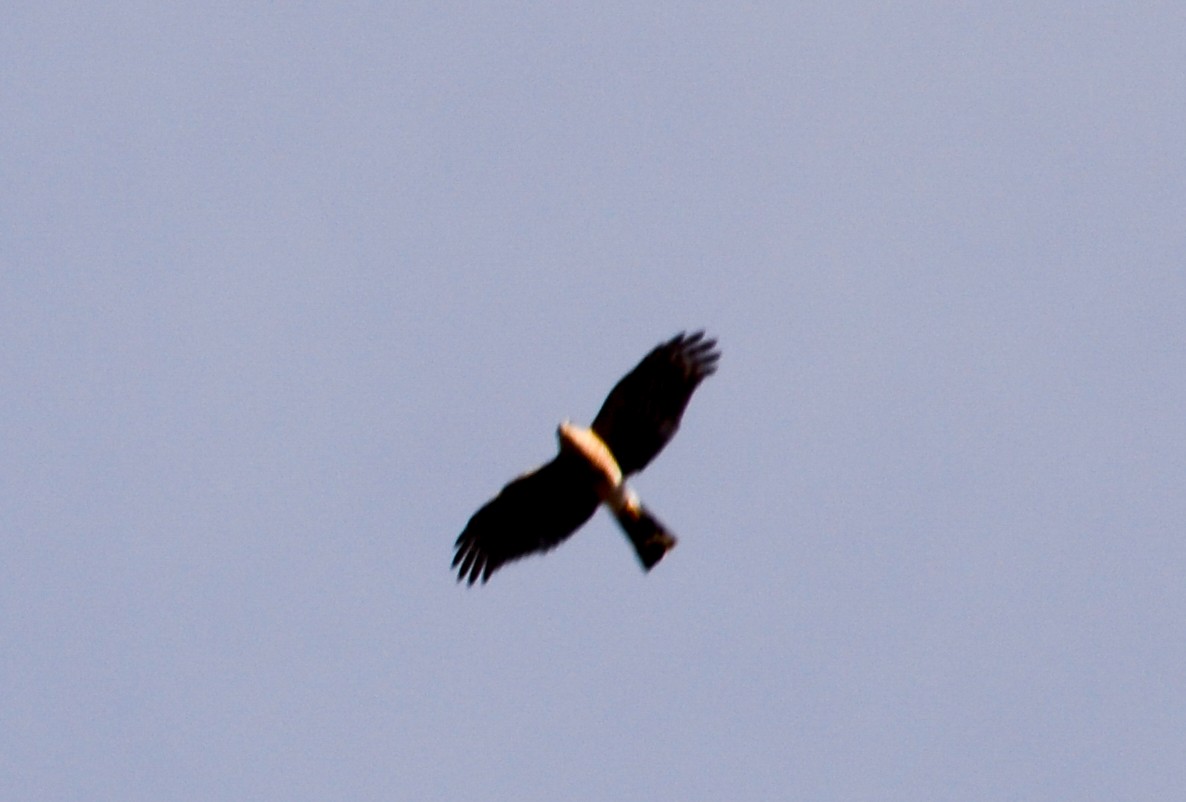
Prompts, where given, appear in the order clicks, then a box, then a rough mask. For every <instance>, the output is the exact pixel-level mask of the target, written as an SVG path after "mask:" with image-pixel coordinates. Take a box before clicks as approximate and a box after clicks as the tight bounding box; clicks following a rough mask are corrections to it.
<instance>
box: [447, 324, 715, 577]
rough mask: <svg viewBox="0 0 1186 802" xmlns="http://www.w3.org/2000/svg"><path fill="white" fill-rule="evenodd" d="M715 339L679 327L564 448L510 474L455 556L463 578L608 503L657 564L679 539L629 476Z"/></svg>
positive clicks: (486, 571) (487, 570) (565, 432)
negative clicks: (514, 476) (540, 463)
mask: <svg viewBox="0 0 1186 802" xmlns="http://www.w3.org/2000/svg"><path fill="white" fill-rule="evenodd" d="M715 345H716V341H715V340H706V339H704V333H703V332H697V333H695V334H692V335H690V336H688V335H684V334H680V335H678V336H676V337H674V338H673V339H671V340H669V341H668V342H665V343H663V344H661V345H659V346H658V347H656V348H655V349H654V350H652V351H651V352H650V353H649V354H647V356H646V357H644V358H643V360H642V362H640V363H639V364H638V366H637V367H636V368H635V369H634V370H632V371H631V372H630V373H628V374H627V375H626V376H624V377H623V378H622V380H621V381H619V382H618V384H617V385H615V386H614V389H613V390H612V391H611V392H610V394H609V396H608V397H607V398H606V400H605V403H604V404H603V405H602V407H601V411H599V412H598V413H597V417H596V418H595V419H594V420H593V425H592V427H591V428H588V429H586V428H583V427H580V426H576V425H574V424H572V423H570V422H568V421H565V422H564V423H561V424H560V426H559V428H558V429H557V431H556V436H557V438H558V439H559V441H560V452H559V453H558V454H557V455H556V457H555V458H554V459H553V460H552V461H551V462H549V463H547V464H546V465H543V466H542V467H540V468H538V469H536V470H534V471H531V472H530V473H526V474H524V475H522V476H520V477H518V478H517V479H515V480H514V481H512V482H511V483H510V484H508V485H507V486H506V487H504V488H503V489H502V492H500V493H499V494H498V495H497V496H495V497H494V498H493V499H492V500H491V501H489V502H488V503H487V504H486V505H485V506H483V507H482V508H481V509H479V510H478V511H477V512H476V513H474V515H473V517H472V518H470V520H469V523H468V524H467V525H466V527H465V530H464V531H463V532H462V533H461V535H460V536H459V537H458V538H457V543H456V549H457V553H456V554H455V555H454V557H453V566H454V567H455V568H458V580H461V579H468V581H469V584H471V585H472V584H473V583H474V582H476V581H477V580H478V579H479V578H480V579H481V580H482V581H483V582H485V581H486V580H487V579H489V578H490V575H491V574H492V573H493V572H494V571H495V570H496V569H497V568H498V567H499V566H501V565H502V564H503V563H506V562H509V561H511V560H514V559H517V558H519V557H522V556H524V555H527V554H530V553H533V552H542V551H547V550H549V549H552V548H554V547H556V546H557V545H559V544H560V543H561V542H563V541H564V540H565V539H566V538H568V536H569V535H571V534H572V533H573V532H575V531H576V530H577V529H579V528H580V527H581V525H583V524H584V523H585V522H586V521H587V520H589V518H591V517H592V516H593V513H594V512H596V511H597V507H598V506H599V505H601V504H603V503H604V504H605V505H606V506H607V507H609V509H610V511H611V512H612V513H613V515H614V517H615V518H616V519H617V521H618V523H619V524H620V525H621V527H622V529H623V531H625V533H626V535H627V537H629V538H630V541H631V543H632V544H633V545H634V548H635V551H636V552H637V553H638V557H639V559H640V560H641V561H642V564H643V566H644V567H645V568H646V569H647V570H650V569H651V568H652V567H653V566H654V565H655V564H656V563H657V562H658V561H659V560H660V559H662V558H663V555H664V554H666V553H667V551H669V550H670V549H671V548H672V547H673V546H674V545H675V543H676V539H675V536H673V535H672V534H671V533H669V532H668V531H667V530H666V528H665V527H664V526H663V525H662V524H661V523H660V522H659V521H658V520H657V519H656V518H655V517H654V516H653V515H651V514H650V512H649V511H647V509H646V508H645V507H644V506H643V505H642V503H641V501H639V498H638V496H637V495H636V494H635V493H634V491H633V490H631V489H630V488H629V487H628V486H627V485H626V483H625V477H626V476H628V475H631V474H633V473H637V472H638V471H641V470H642V469H643V468H644V467H646V465H647V463H649V462H650V461H651V460H652V459H654V457H655V456H656V455H657V454H658V453H659V452H660V451H661V450H662V449H663V446H665V445H666V444H667V442H668V441H669V440H670V439H671V438H672V437H673V436H674V435H675V432H676V430H677V429H678V428H679V422H680V418H681V416H682V415H683V411H684V408H685V407H686V406H687V404H688V401H689V399H691V397H692V392H693V391H694V390H695V389H696V387H697V386H698V385H699V384H700V382H701V381H702V380H703V379H704V378H705V377H707V376H709V375H711V374H712V373H713V372H714V371H715V370H716V362H717V360H718V359H719V358H720V353H719V352H717V351H715V350H714V348H715Z"/></svg>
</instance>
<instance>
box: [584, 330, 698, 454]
mask: <svg viewBox="0 0 1186 802" xmlns="http://www.w3.org/2000/svg"><path fill="white" fill-rule="evenodd" d="M716 344H717V341H716V340H706V339H704V332H702V331H698V332H695V333H694V334H691V335H686V334H684V333H683V332H681V333H680V334H679V335H677V336H676V337H673V338H672V339H671V340H668V341H667V342H665V343H663V344H662V345H660V346H658V347H657V348H655V350H653V351H651V352H650V353H649V354H647V355H646V356H645V357H644V358H643V360H642V361H641V362H639V363H638V367H636V368H635V369H634V370H632V371H630V372H629V373H627V374H626V375H625V376H624V377H623V378H622V380H621V381H619V382H618V383H617V385H616V386H615V387H614V389H613V390H611V391H610V394H609V397H607V398H606V399H605V403H604V404H602V406H601V411H600V412H598V413H597V417H596V418H595V419H594V420H593V431H595V432H596V433H597V435H598V436H599V437H600V438H601V439H602V440H604V441H605V444H606V445H607V446H609V450H610V451H612V452H613V454H614V457H615V458H616V459H617V460H618V465H620V466H621V468H622V473H623V474H631V473H636V472H637V471H641V470H642V469H643V468H645V467H646V465H647V463H648V462H650V461H651V460H652V459H654V458H655V455H656V454H658V453H659V452H660V451H662V450H663V446H665V445H667V441H668V440H670V439H671V438H672V437H674V436H675V431H676V429H678V428H679V421H680V417H681V416H682V415H683V414H684V408H685V407H686V406H687V405H688V400H689V399H691V397H692V392H693V391H694V390H695V389H696V387H697V385H699V384H700V382H701V381H703V380H704V377H706V376H711V375H712V374H713V373H714V372H715V371H716V369H717V360H718V359H720V358H721V354H720V352H719V351H717V350H715V349H716Z"/></svg>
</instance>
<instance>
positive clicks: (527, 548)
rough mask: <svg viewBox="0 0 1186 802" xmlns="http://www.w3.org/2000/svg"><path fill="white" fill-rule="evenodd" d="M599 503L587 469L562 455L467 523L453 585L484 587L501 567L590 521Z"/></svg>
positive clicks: (519, 481) (548, 546)
mask: <svg viewBox="0 0 1186 802" xmlns="http://www.w3.org/2000/svg"><path fill="white" fill-rule="evenodd" d="M600 501H601V499H600V498H599V497H598V495H597V484H596V477H595V476H594V475H593V474H592V473H590V470H589V468H588V466H586V465H584V464H582V462H581V461H580V458H579V457H577V456H575V455H573V454H569V453H566V452H563V451H562V452H560V454H559V455H558V456H557V457H556V459H554V460H552V461H551V462H549V463H548V464H547V465H544V466H543V467H542V468H539V469H537V470H535V471H532V472H531V473H527V474H524V475H523V476H520V477H519V478H518V479H515V480H514V481H513V482H511V483H510V484H509V485H507V486H506V487H504V488H503V489H502V492H501V493H499V494H498V495H497V496H495V497H494V498H493V499H491V500H490V501H489V502H487V504H486V505H485V506H484V507H482V508H481V509H480V510H478V511H477V512H476V513H474V515H473V517H472V518H470V519H469V523H468V524H466V527H465V530H464V531H463V532H462V533H461V535H459V536H458V538H457V543H456V548H457V553H456V554H455V555H454V556H453V567H454V568H458V574H457V580H458V581H459V582H460V581H461V580H462V579H467V578H468V581H469V584H471V585H472V584H474V582H476V581H477V580H478V578H479V577H480V578H481V580H482V582H485V581H486V580H487V579H489V578H490V575H491V574H492V573H494V571H495V570H496V569H497V568H498V567H499V566H500V565H502V564H503V563H506V562H510V561H511V560H514V559H518V558H519V557H523V556H525V555H527V554H531V553H533V552H537V551H547V550H548V549H551V548H555V547H556V546H558V545H559V544H560V543H561V542H562V541H564V539H565V538H567V537H568V536H569V535H571V534H572V533H573V532H575V531H576V530H577V529H578V528H579V527H580V525H581V524H583V523H584V522H585V521H587V520H589V518H590V517H592V515H593V513H594V512H596V510H597V505H598V504H599V503H600Z"/></svg>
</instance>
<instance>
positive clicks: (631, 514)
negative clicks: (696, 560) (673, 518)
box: [614, 494, 676, 571]
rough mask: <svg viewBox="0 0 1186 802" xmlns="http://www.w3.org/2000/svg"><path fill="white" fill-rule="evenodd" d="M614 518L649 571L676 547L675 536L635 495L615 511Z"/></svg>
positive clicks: (643, 565)
mask: <svg viewBox="0 0 1186 802" xmlns="http://www.w3.org/2000/svg"><path fill="white" fill-rule="evenodd" d="M614 517H615V518H617V519H618V524H619V525H620V526H621V527H622V531H624V532H625V533H626V537H628V538H630V542H631V543H632V544H633V545H634V551H635V552H637V554H638V559H639V560H640V561H641V562H642V567H643V568H645V569H646V570H648V571H649V570H651V569H652V568H654V567H655V564H656V563H658V562H659V560H662V559H663V555H664V554H666V553H667V552H669V551H670V550H671V549H673V548H674V547H675V544H676V537H675V535H673V534H671V533H670V532H668V531H667V527H665V526H663V524H662V523H661V522H660V521H659V519H658V518H656V517H655V516H654V515H651V513H650V511H649V510H647V508H646V507H644V506H642V504H641V503H640V502H639V501H638V498H637V497H636V496H634V495H633V494H630V496H629V497H628V498H626V499H625V503H624V504H621V505H620V506H618V507H617V508H616V509H615V510H614Z"/></svg>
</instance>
